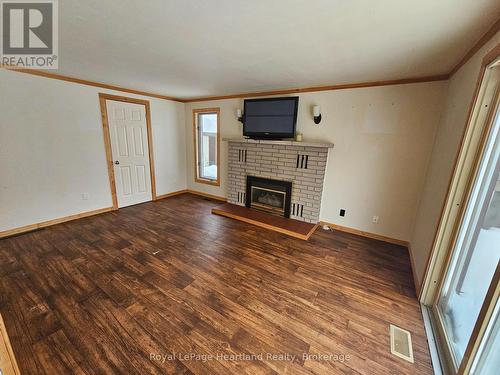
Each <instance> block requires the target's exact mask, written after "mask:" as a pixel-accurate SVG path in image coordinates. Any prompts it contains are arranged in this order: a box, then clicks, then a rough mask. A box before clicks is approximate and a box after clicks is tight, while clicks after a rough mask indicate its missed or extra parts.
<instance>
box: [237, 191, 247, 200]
mask: <svg viewBox="0 0 500 375" xmlns="http://www.w3.org/2000/svg"><path fill="white" fill-rule="evenodd" d="M246 200H247V193H245V192H242V191H238V203H246Z"/></svg>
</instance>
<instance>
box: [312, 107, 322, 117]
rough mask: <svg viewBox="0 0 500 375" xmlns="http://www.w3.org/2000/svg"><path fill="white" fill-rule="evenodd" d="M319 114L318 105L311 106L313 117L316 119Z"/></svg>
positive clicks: (319, 108)
mask: <svg viewBox="0 0 500 375" xmlns="http://www.w3.org/2000/svg"><path fill="white" fill-rule="evenodd" d="M320 114H321V107H320V106H319V105H315V106H313V116H314V117H318V116H319V115H320Z"/></svg>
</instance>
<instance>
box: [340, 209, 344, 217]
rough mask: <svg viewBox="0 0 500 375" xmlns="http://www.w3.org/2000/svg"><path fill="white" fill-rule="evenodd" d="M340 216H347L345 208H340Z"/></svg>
mask: <svg viewBox="0 0 500 375" xmlns="http://www.w3.org/2000/svg"><path fill="white" fill-rule="evenodd" d="M340 216H345V210H344V209H343V208H342V209H341V210H340Z"/></svg>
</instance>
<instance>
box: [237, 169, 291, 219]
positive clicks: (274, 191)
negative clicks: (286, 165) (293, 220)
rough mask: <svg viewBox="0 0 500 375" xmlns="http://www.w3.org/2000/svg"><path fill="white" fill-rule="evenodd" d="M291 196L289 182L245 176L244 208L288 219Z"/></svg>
mask: <svg viewBox="0 0 500 375" xmlns="http://www.w3.org/2000/svg"><path fill="white" fill-rule="evenodd" d="M291 194H292V183H291V182H290V181H279V180H272V179H269V178H263V177H255V176H247V194H246V207H249V208H253V209H256V210H260V211H264V212H267V213H270V214H273V215H277V216H283V217H286V218H289V217H290V202H291Z"/></svg>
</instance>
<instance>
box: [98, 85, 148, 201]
mask: <svg viewBox="0 0 500 375" xmlns="http://www.w3.org/2000/svg"><path fill="white" fill-rule="evenodd" d="M106 100H113V101H117V102H125V103H133V104H140V105H143V106H144V107H145V109H146V128H147V133H148V137H147V139H148V153H149V171H150V174H151V197H152V198H151V200H152V201H155V200H156V199H157V196H156V177H155V165H154V157H153V132H152V130H151V109H150V106H149V101H148V100H143V99H135V98H129V97H126V96H117V95H111V94H104V93H99V106H100V108H101V119H102V129H103V133H104V148H105V151H106V162H107V165H108V177H109V186H110V189H111V198H112V200H113V209H114V210H117V209H118V208H119V207H118V198H117V196H116V180H115V170H114V167H113V153H112V151H111V135H110V133H109V122H108V109H107V106H106Z"/></svg>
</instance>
